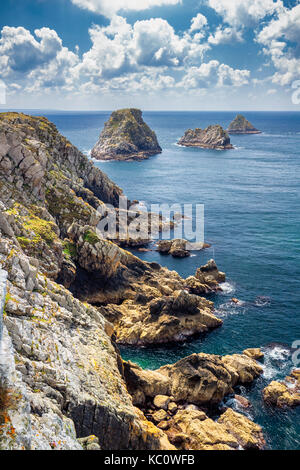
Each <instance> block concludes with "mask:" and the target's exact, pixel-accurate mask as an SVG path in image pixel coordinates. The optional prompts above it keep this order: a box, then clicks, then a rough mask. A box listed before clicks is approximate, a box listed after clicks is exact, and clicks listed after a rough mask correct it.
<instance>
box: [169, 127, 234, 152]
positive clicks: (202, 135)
mask: <svg viewBox="0 0 300 470" xmlns="http://www.w3.org/2000/svg"><path fill="white" fill-rule="evenodd" d="M178 145H182V146H184V147H200V148H206V149H215V150H230V149H233V145H231V143H230V137H229V135H228V134H227V132H226V131H224V129H223V128H222V127H221V126H219V125H215V126H208V127H207V128H206V129H198V128H197V129H195V130H192V129H188V130H187V131H186V132H185V134H184V136H183V137H182V138H181V139H180V140H179V142H178Z"/></svg>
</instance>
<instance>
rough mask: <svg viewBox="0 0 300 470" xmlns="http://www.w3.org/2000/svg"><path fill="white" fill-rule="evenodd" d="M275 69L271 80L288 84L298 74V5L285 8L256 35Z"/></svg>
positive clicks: (299, 10)
mask: <svg viewBox="0 0 300 470" xmlns="http://www.w3.org/2000/svg"><path fill="white" fill-rule="evenodd" d="M257 41H258V43H260V44H262V45H263V46H264V49H263V51H264V53H265V54H267V55H269V56H270V57H271V60H272V62H273V65H274V66H275V68H276V69H277V72H276V73H275V74H274V76H273V78H272V81H273V82H274V83H278V84H280V85H288V84H290V83H291V82H292V81H293V80H296V79H297V78H299V76H300V5H297V6H295V7H294V8H291V9H287V8H285V9H284V10H282V11H281V12H280V14H279V15H278V17H277V18H276V19H273V20H272V21H271V22H270V23H269V24H268V25H267V26H265V27H264V28H263V29H262V30H261V31H260V33H259V34H258V36H257Z"/></svg>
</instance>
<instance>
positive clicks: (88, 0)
mask: <svg viewBox="0 0 300 470" xmlns="http://www.w3.org/2000/svg"><path fill="white" fill-rule="evenodd" d="M71 1H72V3H74V5H77V6H78V7H81V8H84V9H86V10H90V11H92V12H94V13H99V14H101V15H104V16H107V17H112V16H113V15H115V14H117V13H118V12H119V11H121V10H125V11H126V10H127V11H128V10H135V11H141V10H147V9H149V8H153V7H161V6H167V5H177V4H179V3H181V0H71Z"/></svg>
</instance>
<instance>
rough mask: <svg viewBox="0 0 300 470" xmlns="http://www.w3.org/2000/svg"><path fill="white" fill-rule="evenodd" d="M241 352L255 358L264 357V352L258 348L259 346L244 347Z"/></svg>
mask: <svg viewBox="0 0 300 470" xmlns="http://www.w3.org/2000/svg"><path fill="white" fill-rule="evenodd" d="M243 354H245V355H246V356H248V357H251V358H252V359H256V360H258V359H262V358H263V357H264V353H263V352H262V351H261V350H260V348H249V349H245V350H244V351H243Z"/></svg>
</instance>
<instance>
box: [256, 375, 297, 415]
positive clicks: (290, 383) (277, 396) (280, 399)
mask: <svg viewBox="0 0 300 470" xmlns="http://www.w3.org/2000/svg"><path fill="white" fill-rule="evenodd" d="M263 398H264V400H265V402H266V403H268V404H270V405H274V406H278V407H293V406H298V405H300V369H295V370H293V371H292V372H291V374H290V375H289V376H287V377H286V378H285V380H284V381H283V382H276V381H273V382H271V383H270V384H269V385H268V386H267V387H266V388H264V390H263Z"/></svg>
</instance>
